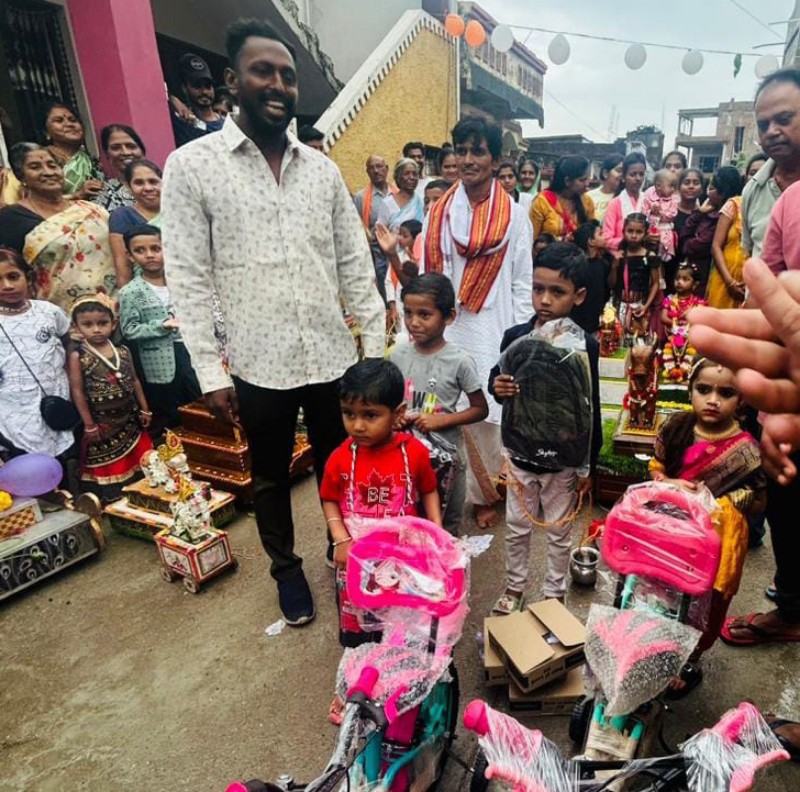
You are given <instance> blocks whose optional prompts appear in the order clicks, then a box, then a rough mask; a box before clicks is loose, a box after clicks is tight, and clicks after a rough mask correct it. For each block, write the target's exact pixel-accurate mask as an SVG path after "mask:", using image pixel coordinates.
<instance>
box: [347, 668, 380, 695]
mask: <svg viewBox="0 0 800 792" xmlns="http://www.w3.org/2000/svg"><path fill="white" fill-rule="evenodd" d="M379 676H380V673H379V671H378V669H377V668H375V666H364V668H362V669H361V674H360V675H359V677H358V681H357V682H356V683H355V685H353V687H351V688H350V690H348V691H347V698H348V699H349V698H350V697H351V696H352V695H353V694H354V693H361V694H363V695H364V696H365V697H366V698H372V692H373V691H374V690H375V685H376V684H377V683H378V677H379Z"/></svg>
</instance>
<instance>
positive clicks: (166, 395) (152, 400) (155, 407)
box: [142, 342, 202, 434]
mask: <svg viewBox="0 0 800 792" xmlns="http://www.w3.org/2000/svg"><path fill="white" fill-rule="evenodd" d="M172 348H173V349H174V350H175V377H174V379H173V380H172V382H167V383H165V384H160V385H159V384H156V383H152V382H147V381H146V380H142V385H143V387H144V392H145V396H147V403H148V404H149V405H150V409H151V410H152V411H153V417H154V423H155V426H154V427H153V429H152V430H151V434H153V430H155V432H156V433H160V432H162V431H163V430H164V429H174V428H175V427H176V426H179V425H180V422H181V417H180V413H178V407H182V406H183V405H184V404H189V402H193V401H195V400H197V399H199V398H200V396H201V395H202V392H201V390H200V384H199V383H198V381H197V375H196V374H195V373H194V369H193V368H192V360H191V358H190V357H189V353H188V352H187V351H186V346H185V344H183V343H181V342H176V343H174V344H173V345H172Z"/></svg>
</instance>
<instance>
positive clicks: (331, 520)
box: [325, 517, 344, 525]
mask: <svg viewBox="0 0 800 792" xmlns="http://www.w3.org/2000/svg"><path fill="white" fill-rule="evenodd" d="M325 522H326V523H328V525H330V524H331V523H332V522H340V523H343V522H344V520H343V519H342V518H341V517H328V519H327V520H325Z"/></svg>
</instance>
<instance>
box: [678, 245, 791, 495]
mask: <svg viewBox="0 0 800 792" xmlns="http://www.w3.org/2000/svg"><path fill="white" fill-rule="evenodd" d="M744 280H745V283H746V284H747V286H748V288H749V289H750V295H751V297H752V300H753V303H754V304H755V305H756V306H758V308H756V309H755V310H742V309H733V310H726V311H720V310H715V309H713V308H695V309H694V310H693V311H691V313H690V314H689V320H690V322H691V323H692V327H691V329H690V330H689V339H690V341H691V343H692V345H693V346H694V347H696V348H697V349H698V350H699V351H700V352H702V353H703V354H704V355H708V356H709V357H711V358H713V359H714V360H716V361H719V362H720V363H723V364H725V365H726V366H730V367H731V368H733V369H736V372H737V373H736V383H737V385H738V387H739V389H740V390H741V392H742V396H743V397H744V398H745V399H746V400H747V401H748V402H749V403H750V404H752V405H753V406H754V407H756V408H758V409H760V410H763V411H765V412H768V413H772V414H771V415H768V416H767V417H766V418H765V419H764V421H763V434H762V438H761V453H762V461H763V465H764V469H765V470H766V472H767V474H768V475H770V476H771V477H772V478H774V479H775V480H776V481H777V482H778V483H779V484H788V483H789V481H791V480H792V479H793V478H794V477H795V476H796V475H797V468H796V466H795V464H794V463H793V462H792V460H791V459H790V458H789V455H790V454H791V453H792V452H793V451H796V450H797V449H798V448H800V272H785V273H782V274H781V276H780V277H779V278H776V277H775V275H773V273H772V272H771V271H770V269H769V267H767V265H766V264H765V263H764V262H763V261H761V260H760V259H750V261H748V262H747V264H746V265H745V270H744Z"/></svg>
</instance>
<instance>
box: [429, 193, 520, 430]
mask: <svg viewBox="0 0 800 792" xmlns="http://www.w3.org/2000/svg"><path fill="white" fill-rule="evenodd" d="M471 219H472V209H471V208H470V221H471ZM422 233H423V234H425V235H427V233H428V218H426V219H425V227H424V228H423V230H422ZM532 249H533V228H532V226H531V223H530V220H529V219H528V216H527V214H526V213H525V210H524V209H523V208H522V207H521V206H520V205H519V204H512V206H511V227H510V229H509V243H508V248H507V249H506V255H505V259H504V261H503V266H502V267H501V268H500V272H499V273H498V275H497V278H495V281H494V284H493V286H492V289H491V291H490V292H489V295H488V296H487V298H486V301H485V302H484V304H483V307H482V308H481V310H480V311H479V312H478V313H473V312H472V311H469V310H468V309H466V308H465V307H464V306H463V305H456V311H457V315H456V320H455V321H454V322H453V324H451V325H450V326H449V327H448V328H447V330H446V332H445V337H446V338H447V340H448V341H451V342H452V343H454V344H457V345H458V346H460V347H461V348H462V349H464V350H466V351H467V352H469V353H470V354H471V355H472V357H473V358H474V359H475V363H476V364H477V366H478V374H479V375H480V378H481V381H482V382H483V390H484V393H485V394H486V400H487V401H488V402H489V417H488V418H487V419H486V420H487V421H489V422H490V423H494V424H499V423H500V413H501V407H500V405H499V404H498V403H497V402H496V401H495V400H494V398H493V397H492V396H490V395H489V392H488V384H489V372H490V371H491V369H492V367H493V366H494V365H495V364H496V363H497V361H498V360H499V359H500V342H501V341H502V340H503V333H504V332H505V331H506V330H508V328H509V327H513V326H514V325H518V324H522V323H523V322H527V321H528V320H529V319H530V318H531V316H533V304H532V293H533V259H532ZM442 250H443V252H444V272H443V274H444V275H446V276H447V277H448V278H450V280H451V281H452V282H453V288H454V289H455V292H456V295H458V291H459V289H460V287H461V278H462V277H463V275H464V267H465V265H466V259H464V258H463V257H462V256H460V255H459V253H458V251H457V250H456V249H455V245H454V244H453V240H452V237H451V236H450V235H449V234H447V233H446V232H445V233H444V234H443V241H442ZM424 270H425V262H424V256H423V261H422V264H421V271H424Z"/></svg>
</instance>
